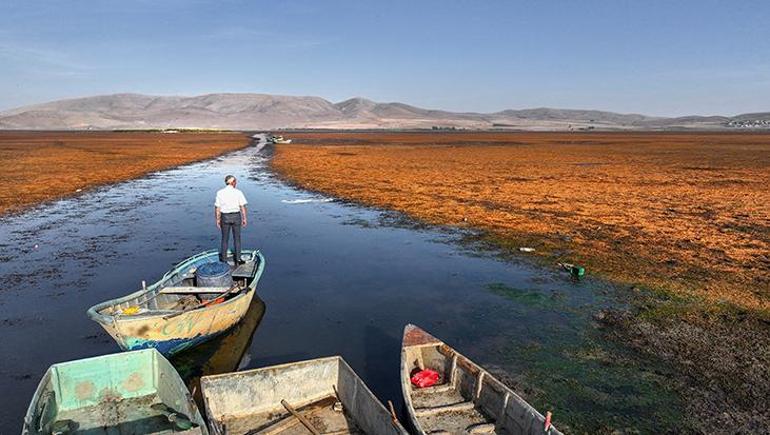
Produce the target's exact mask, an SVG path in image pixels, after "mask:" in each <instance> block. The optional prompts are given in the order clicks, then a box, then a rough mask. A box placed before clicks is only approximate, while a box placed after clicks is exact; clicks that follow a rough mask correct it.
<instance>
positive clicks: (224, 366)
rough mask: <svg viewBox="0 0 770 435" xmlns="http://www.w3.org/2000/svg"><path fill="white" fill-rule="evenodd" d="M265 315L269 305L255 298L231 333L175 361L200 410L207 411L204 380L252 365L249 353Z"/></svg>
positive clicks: (193, 349) (182, 354)
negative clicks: (202, 382) (203, 393)
mask: <svg viewBox="0 0 770 435" xmlns="http://www.w3.org/2000/svg"><path fill="white" fill-rule="evenodd" d="M264 315H265V302H264V301H263V300H262V299H260V297H259V296H258V295H254V299H252V301H251V306H249V310H248V311H247V312H246V316H244V318H243V319H242V320H241V322H240V323H238V324H237V325H235V326H234V327H233V328H232V329H230V331H228V332H226V333H225V334H223V335H221V336H219V337H216V338H214V339H212V340H210V341H207V342H205V343H203V344H201V345H200V346H197V347H194V348H192V349H190V350H188V351H185V352H182V353H180V354H177V355H175V356H174V357H172V358H171V364H173V365H174V367H176V369H177V371H178V372H179V374H180V375H181V376H182V378H183V379H184V380H185V382H187V387H188V388H189V389H190V391H192V392H193V397H194V398H195V401H196V402H197V403H198V406H200V407H201V408H200V409H204V408H203V401H202V398H201V391H200V379H201V377H202V376H208V375H218V374H220V373H229V372H234V371H236V370H238V369H240V368H243V367H245V366H246V365H248V362H249V359H250V354H249V353H247V352H246V351H247V350H248V349H249V346H250V345H251V340H252V339H253V338H254V332H255V331H256V330H257V327H258V326H259V324H260V322H262V317H264Z"/></svg>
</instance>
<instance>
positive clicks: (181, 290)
mask: <svg viewBox="0 0 770 435" xmlns="http://www.w3.org/2000/svg"><path fill="white" fill-rule="evenodd" d="M227 290H229V287H189V286H180V287H165V288H163V289H161V291H160V293H162V294H166V295H189V294H199V293H216V294H219V293H224V292H226V291H227Z"/></svg>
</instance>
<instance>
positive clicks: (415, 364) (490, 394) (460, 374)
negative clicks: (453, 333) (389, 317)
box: [401, 325, 561, 435]
mask: <svg viewBox="0 0 770 435" xmlns="http://www.w3.org/2000/svg"><path fill="white" fill-rule="evenodd" d="M424 368H425V369H432V370H435V371H437V372H438V373H439V375H440V377H439V381H438V383H436V385H433V386H430V387H426V388H418V387H416V386H414V385H412V383H411V381H410V378H411V375H412V373H414V372H415V371H416V370H421V369H424ZM401 388H402V389H403V393H404V401H405V402H406V407H407V410H408V411H409V417H410V419H411V423H412V425H414V429H415V431H416V432H417V433H418V434H438V433H442V434H466V433H470V434H485V433H497V434H526V435H536V434H538V435H539V434H552V435H555V434H560V433H561V432H559V431H558V430H556V429H555V428H554V427H553V426H552V425H550V421H549V424H548V425H546V419H545V418H544V417H543V415H542V414H540V413H539V412H537V410H535V408H533V407H532V406H530V405H529V404H528V403H527V402H526V401H524V399H522V398H521V397H520V396H519V395H518V394H516V393H515V392H513V391H512V390H511V389H510V388H508V387H506V386H505V385H504V384H503V383H502V382H500V381H498V380H497V379H495V378H494V377H493V376H492V375H490V374H489V372H487V371H486V370H484V369H483V368H481V367H479V366H478V365H477V364H475V363H474V362H473V361H471V360H469V359H468V358H466V357H464V356H463V355H461V354H460V353H458V352H457V351H455V350H454V349H452V348H451V347H449V346H448V345H446V344H444V343H443V342H442V341H441V340H439V339H437V338H436V337H433V336H432V335H430V334H428V333H427V332H425V331H423V330H422V329H420V328H418V327H417V326H414V325H407V326H406V328H404V340H403V344H402V348H401Z"/></svg>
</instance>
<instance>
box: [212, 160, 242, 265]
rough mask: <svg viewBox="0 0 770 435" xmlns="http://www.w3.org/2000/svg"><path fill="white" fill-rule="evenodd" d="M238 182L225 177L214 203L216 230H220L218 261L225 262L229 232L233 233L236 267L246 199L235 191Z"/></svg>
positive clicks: (239, 257)
mask: <svg viewBox="0 0 770 435" xmlns="http://www.w3.org/2000/svg"><path fill="white" fill-rule="evenodd" d="M237 183H238V180H236V179H235V177H233V176H232V175H228V176H226V177H225V187H224V188H222V189H219V191H218V192H217V198H216V200H215V201H214V213H215V214H216V219H217V228H219V229H220V230H222V244H221V245H220V247H219V261H222V262H226V261H227V245H229V239H230V231H232V232H233V244H234V245H235V249H234V250H233V260H234V262H235V265H236V266H237V265H238V264H240V263H243V262H242V261H241V226H244V227H245V226H246V223H247V221H246V204H248V202H247V201H246V197H245V196H243V192H241V191H240V190H238V189H236V188H235V186H236V184H237Z"/></svg>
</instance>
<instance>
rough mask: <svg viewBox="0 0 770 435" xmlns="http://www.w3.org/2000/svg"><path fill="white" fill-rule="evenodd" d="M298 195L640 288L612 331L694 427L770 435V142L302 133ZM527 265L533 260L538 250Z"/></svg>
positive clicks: (294, 164) (723, 137)
mask: <svg viewBox="0 0 770 435" xmlns="http://www.w3.org/2000/svg"><path fill="white" fill-rule="evenodd" d="M291 138H292V139H293V140H294V143H293V144H292V145H284V146H278V147H277V150H276V155H275V158H274V160H273V162H272V165H273V168H274V169H275V170H276V171H277V172H278V173H280V174H281V175H282V176H283V177H284V178H286V179H287V180H290V181H291V182H294V183H296V184H298V185H300V186H302V187H304V188H308V189H312V190H316V191H320V192H323V193H326V194H331V195H335V196H338V197H341V198H344V199H348V200H352V201H356V202H360V203H363V204H367V205H371V206H376V207H384V208H391V209H395V210H398V211H401V212H405V213H407V214H408V215H410V216H412V217H414V218H417V219H419V220H422V221H424V222H428V223H432V224H442V225H446V224H449V225H456V226H461V227H471V228H476V229H480V230H482V235H481V239H482V241H484V242H487V243H490V244H492V245H495V246H497V247H498V248H500V249H501V250H502V251H503V252H504V253H506V252H507V253H511V254H513V255H519V253H518V248H520V247H533V248H535V254H534V256H535V257H536V258H538V259H539V260H540V261H542V262H543V263H544V264H551V265H553V264H554V263H556V262H557V261H570V262H578V263H580V264H582V265H585V266H587V269H588V270H589V273H594V274H598V275H600V276H603V277H607V278H610V279H611V280H613V281H614V282H617V283H619V284H621V285H623V286H627V287H628V288H630V289H631V291H632V292H635V293H636V294H637V296H636V298H635V304H634V305H635V306H634V307H633V308H632V309H630V310H627V311H622V312H599V313H596V322H597V325H598V327H599V328H600V329H602V330H603V331H604V332H605V335H606V337H608V338H611V339H614V340H616V341H617V342H623V343H625V344H628V345H630V347H632V348H634V349H635V350H636V351H638V352H639V353H640V354H646V355H647V356H652V357H655V358H658V359H661V360H662V361H663V362H665V363H666V364H667V365H669V366H670V367H672V369H673V373H675V375H674V376H673V377H674V378H675V379H672V381H673V382H675V383H676V384H677V389H678V390H679V391H680V393H681V395H682V397H683V398H685V401H686V404H687V410H688V416H686V417H683V418H686V419H691V422H692V426H691V427H694V428H697V429H699V430H702V431H704V432H713V431H714V429H715V428H718V430H720V431H727V432H733V431H735V430H738V431H741V430H756V429H761V428H767V427H770V417H769V416H770V412H769V411H770V409H769V408H768V400H767V399H766V398H767V397H770V323H769V322H770V268H769V265H770V263H769V262H768V256H767V255H768V254H767V253H768V252H770V234H769V233H768V229H770V192H769V191H768V190H767V188H766V186H767V185H770V135H761V134H706V133H696V134H692V133H688V134H684V133H676V134H670V133H666V134H663V133H644V134H638V133H634V134H627V133H623V134H621V133H608V134H604V133H597V134H562V133H559V134H557V133H534V134H533V133H445V134H435V133H327V134H324V133H298V134H293V135H291ZM530 255H532V254H530Z"/></svg>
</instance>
